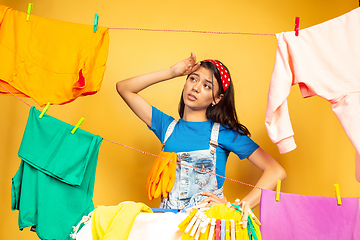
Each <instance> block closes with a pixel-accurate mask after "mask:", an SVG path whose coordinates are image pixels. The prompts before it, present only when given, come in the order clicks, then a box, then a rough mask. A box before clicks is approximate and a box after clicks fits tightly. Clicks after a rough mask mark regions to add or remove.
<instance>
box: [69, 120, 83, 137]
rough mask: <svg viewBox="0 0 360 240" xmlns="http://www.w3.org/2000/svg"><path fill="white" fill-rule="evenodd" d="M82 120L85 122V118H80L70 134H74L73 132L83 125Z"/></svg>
mask: <svg viewBox="0 0 360 240" xmlns="http://www.w3.org/2000/svg"><path fill="white" fill-rule="evenodd" d="M84 120H85V118H80V120H79V122H78V123H77V124H76V126H75V127H74V128H73V130H72V131H71V134H74V133H75V131H76V130H77V129H78V128H79V127H80V125H81V124H82V123H83V121H84Z"/></svg>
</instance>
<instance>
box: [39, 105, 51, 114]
mask: <svg viewBox="0 0 360 240" xmlns="http://www.w3.org/2000/svg"><path fill="white" fill-rule="evenodd" d="M49 107H50V102H48V103H47V104H46V106H45V107H44V109H43V110H42V112H41V113H40V115H39V118H42V117H43V116H44V114H45V113H46V112H47V110H48V109H49Z"/></svg>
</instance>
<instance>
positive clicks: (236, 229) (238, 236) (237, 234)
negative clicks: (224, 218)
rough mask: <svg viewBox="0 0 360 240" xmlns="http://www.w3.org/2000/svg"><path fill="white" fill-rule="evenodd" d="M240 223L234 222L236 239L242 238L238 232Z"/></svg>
mask: <svg viewBox="0 0 360 240" xmlns="http://www.w3.org/2000/svg"><path fill="white" fill-rule="evenodd" d="M241 224H242V222H237V221H236V222H235V236H236V239H242V236H241V232H240V228H241V226H240V225H241Z"/></svg>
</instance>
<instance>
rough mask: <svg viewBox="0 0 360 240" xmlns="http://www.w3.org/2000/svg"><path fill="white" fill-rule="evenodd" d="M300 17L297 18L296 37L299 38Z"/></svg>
mask: <svg viewBox="0 0 360 240" xmlns="http://www.w3.org/2000/svg"><path fill="white" fill-rule="evenodd" d="M299 24H300V17H295V36H299Z"/></svg>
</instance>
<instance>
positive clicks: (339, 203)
mask: <svg viewBox="0 0 360 240" xmlns="http://www.w3.org/2000/svg"><path fill="white" fill-rule="evenodd" d="M334 187H335V196H336V198H337V204H338V205H339V206H340V205H341V204H342V203H341V197H340V189H339V184H337V183H336V184H334Z"/></svg>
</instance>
